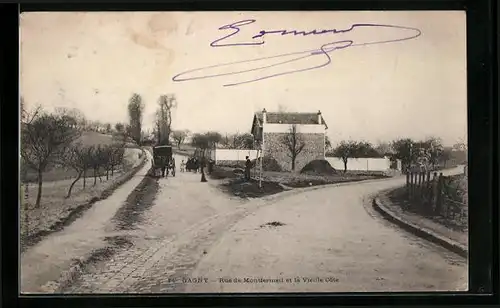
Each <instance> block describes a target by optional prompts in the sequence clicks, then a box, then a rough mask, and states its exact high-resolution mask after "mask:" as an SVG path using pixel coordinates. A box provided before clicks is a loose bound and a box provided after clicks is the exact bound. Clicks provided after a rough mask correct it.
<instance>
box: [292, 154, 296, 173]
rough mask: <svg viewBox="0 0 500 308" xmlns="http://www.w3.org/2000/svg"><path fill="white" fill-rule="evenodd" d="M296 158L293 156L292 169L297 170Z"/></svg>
mask: <svg viewBox="0 0 500 308" xmlns="http://www.w3.org/2000/svg"><path fill="white" fill-rule="evenodd" d="M295 159H296V157H292V171H295Z"/></svg>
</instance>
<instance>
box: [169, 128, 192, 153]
mask: <svg viewBox="0 0 500 308" xmlns="http://www.w3.org/2000/svg"><path fill="white" fill-rule="evenodd" d="M188 133H189V132H188V131H187V130H174V131H173V132H172V139H174V141H175V143H176V144H177V148H178V149H179V150H180V148H181V144H182V143H183V142H184V140H185V139H186V137H187V136H188Z"/></svg>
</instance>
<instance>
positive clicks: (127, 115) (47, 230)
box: [14, 11, 469, 294]
mask: <svg viewBox="0 0 500 308" xmlns="http://www.w3.org/2000/svg"><path fill="white" fill-rule="evenodd" d="M19 31H20V32H19V38H20V51H19V57H20V64H19V65H20V71H19V74H20V81H19V87H20V125H19V132H20V133H19V136H20V148H19V170H20V175H19V179H20V182H19V187H20V188H19V189H20V194H19V244H20V246H19V247H20V252H19V253H20V255H19V260H20V261H19V263H20V266H19V285H20V292H21V294H117V293H118V294H174V293H184V294H185V293H255V292H260V293H285V292H328V293H336V292H343V293H345V292H437V291H467V290H468V289H469V285H468V281H469V262H468V253H469V252H468V251H469V249H468V246H469V245H468V239H469V237H468V227H469V224H468V221H469V215H468V188H467V187H468V145H467V140H468V136H467V53H466V45H467V40H466V14H465V12H464V11H303V12H301V11H283V12H279V11H273V12H271V11H241V12H238V11H224V12H222V11H212V12H208V11H207V12H195V11H192V12H189V11H183V12H181V11H177V12H146V11H143V12H112V11H107V12H24V13H22V14H21V15H20V20H19ZM14 185H15V184H14Z"/></svg>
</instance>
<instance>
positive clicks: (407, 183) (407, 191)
mask: <svg viewBox="0 0 500 308" xmlns="http://www.w3.org/2000/svg"><path fill="white" fill-rule="evenodd" d="M406 198H407V199H409V198H410V173H409V172H406Z"/></svg>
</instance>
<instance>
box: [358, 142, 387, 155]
mask: <svg viewBox="0 0 500 308" xmlns="http://www.w3.org/2000/svg"><path fill="white" fill-rule="evenodd" d="M353 155H354V156H353V157H355V158H378V157H381V155H380V153H379V152H378V151H377V150H376V149H375V148H374V147H373V145H372V144H371V143H369V142H366V141H362V142H358V143H357V148H356V151H354V153H353Z"/></svg>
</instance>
